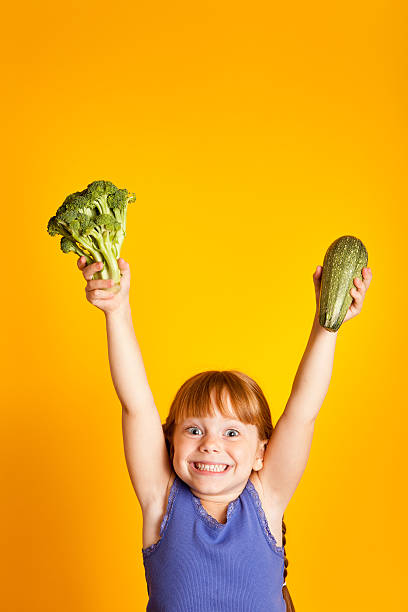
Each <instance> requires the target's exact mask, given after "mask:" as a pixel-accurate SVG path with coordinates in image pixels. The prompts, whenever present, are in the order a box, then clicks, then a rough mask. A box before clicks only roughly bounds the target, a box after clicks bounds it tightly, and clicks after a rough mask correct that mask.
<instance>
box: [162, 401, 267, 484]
mask: <svg viewBox="0 0 408 612" xmlns="http://www.w3.org/2000/svg"><path fill="white" fill-rule="evenodd" d="M266 443H267V440H263V441H260V440H259V438H258V430H257V428H256V426H255V425H249V424H246V423H242V422H241V421H239V420H237V418H236V417H235V415H233V413H232V411H231V418H225V417H223V416H222V415H221V413H220V412H219V411H218V409H217V410H216V416H214V417H190V418H188V419H186V420H185V421H183V422H182V423H178V424H177V425H176V426H175V429H174V437H173V447H174V457H173V467H174V470H175V472H176V473H177V475H178V476H179V477H180V478H181V479H182V480H183V481H184V482H185V483H186V484H187V485H189V486H190V487H191V489H193V492H194V490H195V491H197V492H201V493H204V494H205V493H206V494H211V493H220V492H225V493H226V494H228V492H230V493H236V491H239V492H241V490H242V489H243V487H244V486H245V484H246V482H247V480H248V478H249V476H250V475H251V473H252V471H253V470H256V471H257V470H260V469H261V467H262V458H263V453H264V450H265V447H266ZM197 463H201V464H209V463H215V464H224V465H227V466H228V468H227V469H226V470H225V471H222V472H209V471H200V470H198V469H196V466H195V464H197Z"/></svg>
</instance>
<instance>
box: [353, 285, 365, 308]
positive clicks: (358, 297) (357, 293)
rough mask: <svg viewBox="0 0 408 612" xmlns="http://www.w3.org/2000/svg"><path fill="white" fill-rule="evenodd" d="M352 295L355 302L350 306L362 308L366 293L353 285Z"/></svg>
mask: <svg viewBox="0 0 408 612" xmlns="http://www.w3.org/2000/svg"><path fill="white" fill-rule="evenodd" d="M350 295H351V297H352V298H353V300H354V301H353V302H352V304H351V306H350V308H354V307H355V308H356V309H357V310H360V309H361V306H362V304H363V299H364V294H363V293H362V292H361V290H360V289H357V288H356V287H352V288H351V289H350Z"/></svg>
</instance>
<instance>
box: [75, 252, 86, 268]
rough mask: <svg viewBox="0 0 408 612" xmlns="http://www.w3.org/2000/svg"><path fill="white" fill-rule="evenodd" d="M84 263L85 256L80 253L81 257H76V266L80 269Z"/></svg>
mask: <svg viewBox="0 0 408 612" xmlns="http://www.w3.org/2000/svg"><path fill="white" fill-rule="evenodd" d="M85 264H86V259H85V257H84V256H83V255H82V256H81V257H80V258H79V259H78V261H77V265H78V268H79V269H80V270H81V269H82V268H83V267H84V265H85Z"/></svg>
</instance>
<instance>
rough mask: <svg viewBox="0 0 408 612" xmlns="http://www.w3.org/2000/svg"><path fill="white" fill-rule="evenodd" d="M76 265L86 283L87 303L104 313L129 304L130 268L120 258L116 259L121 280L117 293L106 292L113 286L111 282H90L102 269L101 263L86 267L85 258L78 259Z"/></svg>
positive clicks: (99, 280)
mask: <svg viewBox="0 0 408 612" xmlns="http://www.w3.org/2000/svg"><path fill="white" fill-rule="evenodd" d="M77 264H78V268H79V269H80V270H82V273H83V275H84V278H85V280H86V281H87V283H86V287H85V293H86V299H87V300H88V302H90V303H91V304H93V305H94V306H96V307H97V308H99V309H100V310H102V311H103V312H105V313H109V312H114V311H115V310H119V308H121V307H122V306H124V305H125V304H126V303H128V302H129V289H130V267H129V264H128V263H127V262H126V261H125V260H124V259H123V258H122V257H119V259H118V266H119V269H120V271H121V279H120V289H119V291H118V292H117V293H110V292H109V291H106V289H109V287H112V286H113V281H111V280H103V279H98V280H92V276H93V275H94V274H95V273H96V272H99V271H100V270H101V269H102V267H103V263H102V262H95V263H92V264H89V265H88V266H87V265H86V259H85V257H80V258H79V259H78V261H77Z"/></svg>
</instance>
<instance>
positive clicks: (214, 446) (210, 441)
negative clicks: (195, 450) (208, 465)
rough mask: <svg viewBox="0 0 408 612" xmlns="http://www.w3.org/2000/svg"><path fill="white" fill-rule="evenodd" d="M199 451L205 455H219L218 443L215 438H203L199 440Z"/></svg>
mask: <svg viewBox="0 0 408 612" xmlns="http://www.w3.org/2000/svg"><path fill="white" fill-rule="evenodd" d="M200 450H201V451H203V452H205V453H214V452H216V453H219V452H220V445H219V442H218V441H217V438H216V436H209V435H208V436H205V437H204V438H203V439H202V440H201V444H200Z"/></svg>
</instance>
